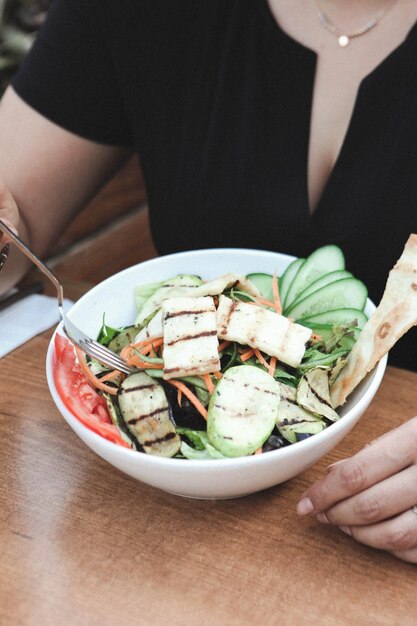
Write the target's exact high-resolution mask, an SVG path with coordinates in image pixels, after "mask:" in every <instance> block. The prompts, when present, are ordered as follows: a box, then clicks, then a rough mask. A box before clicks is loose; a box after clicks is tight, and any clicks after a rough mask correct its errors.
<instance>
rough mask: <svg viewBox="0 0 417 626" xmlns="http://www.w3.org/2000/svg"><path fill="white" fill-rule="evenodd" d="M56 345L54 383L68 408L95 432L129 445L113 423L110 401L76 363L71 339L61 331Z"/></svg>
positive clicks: (56, 338)
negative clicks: (108, 405)
mask: <svg viewBox="0 0 417 626" xmlns="http://www.w3.org/2000/svg"><path fill="white" fill-rule="evenodd" d="M54 347H55V355H54V362H53V369H54V382H55V387H56V389H57V391H58V394H59V396H60V398H61V400H62V402H63V403H64V404H65V406H66V408H67V409H68V410H69V411H70V412H71V413H72V415H74V417H76V418H77V419H78V421H80V422H81V423H82V424H84V426H86V427H87V428H89V429H90V430H92V431H93V432H95V433H97V434H98V435H101V436H102V437H104V438H105V439H107V440H108V441H112V442H113V443H117V444H118V445H120V446H123V447H124V448H129V447H130V446H129V445H128V444H127V443H126V442H125V441H124V440H123V439H122V438H121V437H120V435H119V431H118V429H117V428H116V426H114V425H113V424H112V422H111V418H110V415H109V412H108V410H107V405H106V401H105V400H104V398H103V397H102V396H100V394H98V393H97V391H96V390H95V389H94V387H92V386H91V385H90V383H89V382H88V380H87V378H86V377H85V376H84V374H83V372H82V371H81V369H80V366H79V365H78V363H77V362H76V358H75V353H74V349H73V347H72V344H71V342H70V341H69V340H68V339H66V338H65V337H63V336H62V335H59V334H58V333H57V334H56V335H55V343H54Z"/></svg>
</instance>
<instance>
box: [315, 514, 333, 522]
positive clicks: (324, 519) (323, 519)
mask: <svg viewBox="0 0 417 626" xmlns="http://www.w3.org/2000/svg"><path fill="white" fill-rule="evenodd" d="M316 519H317V520H318V521H319V522H321V523H322V524H330V522H329V520H328V519H327V515H326V513H319V514H318V515H316Z"/></svg>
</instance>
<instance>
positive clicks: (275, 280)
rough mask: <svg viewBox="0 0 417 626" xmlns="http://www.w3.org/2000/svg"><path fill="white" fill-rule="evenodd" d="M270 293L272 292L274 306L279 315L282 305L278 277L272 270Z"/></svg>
mask: <svg viewBox="0 0 417 626" xmlns="http://www.w3.org/2000/svg"><path fill="white" fill-rule="evenodd" d="M272 293H273V294H274V306H275V310H276V312H277V313H279V314H280V315H281V313H282V305H281V299H280V297H279V288H278V277H277V275H276V272H274V274H273V276H272Z"/></svg>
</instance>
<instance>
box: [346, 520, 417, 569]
mask: <svg viewBox="0 0 417 626" xmlns="http://www.w3.org/2000/svg"><path fill="white" fill-rule="evenodd" d="M341 530H343V531H344V532H346V533H347V534H349V535H351V536H352V537H353V538H354V539H356V541H359V542H360V543H364V544H366V545H368V546H371V547H372V548H379V549H381V550H387V551H388V552H392V554H394V555H395V556H397V557H398V558H401V559H404V555H407V557H408V558H406V559H405V560H409V561H410V562H412V563H417V514H416V513H413V511H412V510H410V509H409V510H408V511H405V513H401V515H397V516H396V517H394V518H392V519H389V520H385V521H383V522H380V523H379V524H371V525H369V526H350V527H348V528H342V529H341Z"/></svg>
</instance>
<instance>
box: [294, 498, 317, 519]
mask: <svg viewBox="0 0 417 626" xmlns="http://www.w3.org/2000/svg"><path fill="white" fill-rule="evenodd" d="M313 511H314V504H313V503H312V501H311V500H310V498H302V499H301V500H300V502H299V503H298V506H297V513H298V515H309V514H310V513H312V512H313Z"/></svg>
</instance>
